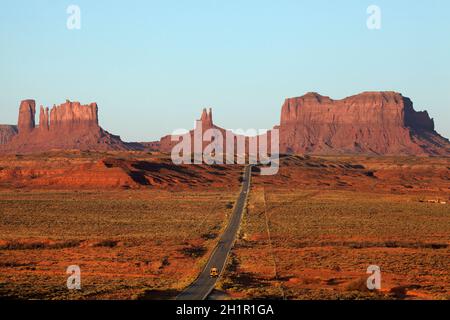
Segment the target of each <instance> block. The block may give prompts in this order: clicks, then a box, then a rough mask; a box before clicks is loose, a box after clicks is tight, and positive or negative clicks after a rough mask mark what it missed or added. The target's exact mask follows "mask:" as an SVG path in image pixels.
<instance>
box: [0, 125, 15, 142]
mask: <svg viewBox="0 0 450 320" xmlns="http://www.w3.org/2000/svg"><path fill="white" fill-rule="evenodd" d="M17 132H18V130H17V126H12V125H8V124H2V125H0V145H3V144H7V143H8V142H9V141H11V139H12V138H13V137H14V136H15V135H16V134H17Z"/></svg>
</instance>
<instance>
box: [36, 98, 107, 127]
mask: <svg viewBox="0 0 450 320" xmlns="http://www.w3.org/2000/svg"><path fill="white" fill-rule="evenodd" d="M45 117H48V114H47V115H45V113H44V124H45ZM80 125H81V126H85V125H87V126H91V125H93V126H98V106H97V103H91V104H89V105H82V104H80V103H79V102H70V101H69V100H67V101H66V103H63V104H61V105H59V106H53V108H52V109H51V110H50V123H49V127H50V130H51V129H53V128H54V127H61V126H66V127H67V126H69V127H73V126H80Z"/></svg>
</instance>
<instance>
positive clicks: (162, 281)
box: [0, 190, 236, 299]
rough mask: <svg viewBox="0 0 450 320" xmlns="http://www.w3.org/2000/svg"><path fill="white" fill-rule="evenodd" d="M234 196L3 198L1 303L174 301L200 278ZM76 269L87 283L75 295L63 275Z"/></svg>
mask: <svg viewBox="0 0 450 320" xmlns="http://www.w3.org/2000/svg"><path fill="white" fill-rule="evenodd" d="M235 196H236V194H235V192H232V191H228V192H227V191H224V190H218V191H216V192H193V191H184V192H176V193H174V192H168V191H157V190H145V191H124V190H123V191H110V192H93V191H83V192H76V191H61V192H53V191H51V192H50V191H20V192H1V193H0V234H1V239H0V261H1V263H0V296H1V297H3V298H15V299H17V298H20V299H35V298H37V299H110V298H119V299H132V298H148V299H151V298H170V297H172V296H174V295H175V294H176V293H177V292H178V291H179V290H180V289H181V288H183V287H184V286H185V285H187V284H188V283H190V281H191V280H192V279H193V278H194V277H195V276H196V274H197V272H198V271H199V269H200V267H201V265H202V263H203V262H204V260H205V259H206V256H207V255H208V253H209V252H210V250H211V249H212V248H213V246H214V245H215V243H216V241H217V235H218V234H220V232H221V229H222V228H223V227H224V225H225V223H226V218H227V216H228V215H229V214H230V213H231V209H230V208H229V207H228V204H229V203H230V202H232V201H234V198H235ZM202 235H209V236H208V237H206V236H203V237H202ZM74 264H75V265H79V266H80V267H81V276H82V290H80V291H76V292H73V291H68V290H67V288H66V280H67V277H68V275H66V273H65V272H66V268H67V267H68V266H69V265H74ZM149 292H150V293H151V294H149Z"/></svg>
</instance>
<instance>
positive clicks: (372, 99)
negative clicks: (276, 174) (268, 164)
mask: <svg viewBox="0 0 450 320" xmlns="http://www.w3.org/2000/svg"><path fill="white" fill-rule="evenodd" d="M279 128H280V147H281V152H288V153H290V152H293V153H311V154H342V153H347V154H353V153H367V154H411V155H427V154H444V155H448V153H449V143H448V140H447V139H445V138H443V137H441V136H440V135H439V134H438V133H437V132H435V131H434V121H433V119H431V118H430V117H429V115H428V113H427V112H426V111H422V112H417V111H415V110H414V108H413V103H412V101H411V100H410V99H409V98H406V97H403V96H402V95H401V94H400V93H397V92H391V91H389V92H363V93H361V94H358V95H354V96H351V97H348V98H345V99H342V100H333V99H331V98H329V97H326V96H322V95H320V94H317V93H308V94H306V95H304V96H301V97H297V98H290V99H286V100H285V102H284V104H283V106H282V111H281V121H280V126H279Z"/></svg>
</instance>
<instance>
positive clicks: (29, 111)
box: [0, 100, 141, 153]
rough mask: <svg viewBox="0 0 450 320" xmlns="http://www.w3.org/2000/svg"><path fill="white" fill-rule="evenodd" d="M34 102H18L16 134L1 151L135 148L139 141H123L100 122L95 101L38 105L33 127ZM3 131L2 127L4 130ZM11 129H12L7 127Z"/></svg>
mask: <svg viewBox="0 0 450 320" xmlns="http://www.w3.org/2000/svg"><path fill="white" fill-rule="evenodd" d="M35 113H36V103H35V101H34V100H25V101H22V102H21V104H20V112H19V123H18V128H19V130H18V131H19V132H18V134H15V135H13V132H12V133H11V134H10V135H9V136H12V137H10V138H8V139H6V138H5V139H3V140H8V142H7V143H5V144H3V145H1V147H0V152H1V153H34V152H45V151H49V150H56V149H58V150H72V149H75V150H93V151H109V150H137V149H138V148H141V146H139V145H138V144H129V143H125V142H123V141H122V140H121V139H120V137H119V136H115V135H113V134H110V133H109V132H107V131H105V130H103V129H102V128H101V127H100V126H99V121H98V107H97V104H96V103H91V104H88V105H82V104H80V103H79V102H70V101H69V100H67V101H66V102H65V103H63V104H61V105H59V106H53V108H52V109H51V110H49V108H45V107H44V106H41V107H40V111H39V126H38V127H35ZM3 131H5V130H3ZM10 131H11V130H10ZM5 136H6V134H5Z"/></svg>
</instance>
